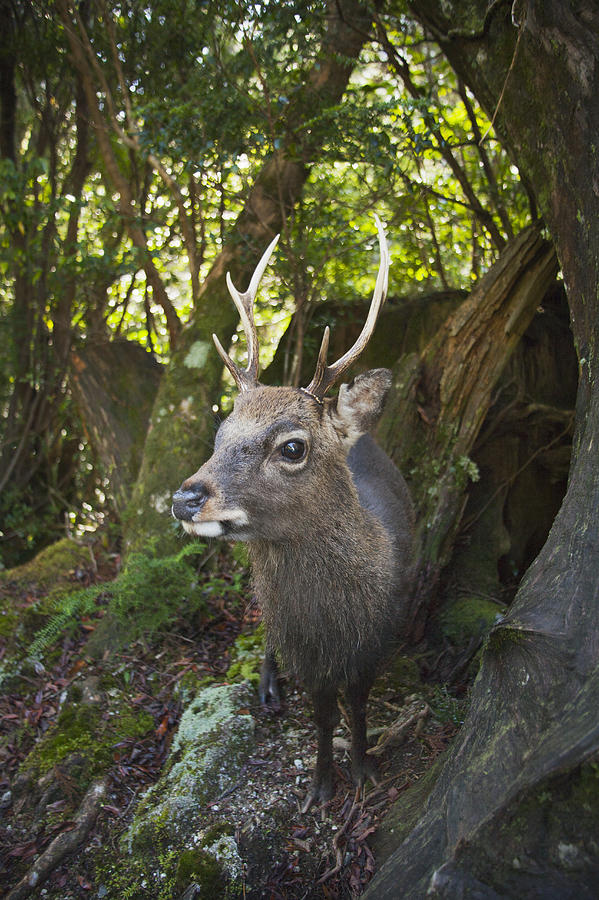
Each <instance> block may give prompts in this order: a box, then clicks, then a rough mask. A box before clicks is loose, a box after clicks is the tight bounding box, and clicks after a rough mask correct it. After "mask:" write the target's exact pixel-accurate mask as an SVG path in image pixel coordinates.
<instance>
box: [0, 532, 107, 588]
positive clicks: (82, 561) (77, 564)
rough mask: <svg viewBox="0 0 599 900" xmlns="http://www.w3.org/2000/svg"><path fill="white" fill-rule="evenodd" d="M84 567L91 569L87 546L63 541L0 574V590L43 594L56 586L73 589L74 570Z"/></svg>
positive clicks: (76, 586)
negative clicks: (9, 589) (27, 590)
mask: <svg viewBox="0 0 599 900" xmlns="http://www.w3.org/2000/svg"><path fill="white" fill-rule="evenodd" d="M88 568H91V557H90V552H89V547H87V546H82V545H81V544H77V543H75V541H72V540H71V539H70V538H63V539H62V540H60V541H57V542H56V543H55V544H51V545H50V546H49V547H46V548H45V549H44V550H42V551H40V553H38V554H37V556H35V557H34V558H33V559H31V560H29V562H26V563H23V565H22V566H15V568H14V569H5V570H3V571H0V587H9V588H11V589H14V588H16V589H18V590H25V589H30V590H35V591H36V592H37V591H39V592H40V593H43V592H45V591H48V590H50V589H51V588H53V587H56V586H57V585H62V586H65V585H69V584H71V585H72V587H73V590H75V589H76V588H78V587H80V584H79V583H78V582H77V581H76V580H75V573H76V571H77V569H83V570H85V569H88Z"/></svg>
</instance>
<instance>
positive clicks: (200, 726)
mask: <svg viewBox="0 0 599 900" xmlns="http://www.w3.org/2000/svg"><path fill="white" fill-rule="evenodd" d="M252 702H253V695H252V692H251V691H250V689H249V688H248V687H247V685H239V684H234V685H231V684H225V685H223V684H220V685H218V684H215V685H211V686H209V687H207V688H204V689H203V690H202V691H201V692H200V693H199V694H198V696H197V697H196V698H195V700H193V702H192V703H191V704H190V705H189V706H188V707H187V708H186V709H185V710H184V712H183V715H182V716H181V720H180V722H179V728H178V731H177V734H176V735H175V739H174V740H173V744H172V747H171V754H170V757H169V761H168V763H167V766H166V767H165V770H164V773H163V775H162V777H161V779H160V781H159V782H158V783H157V784H155V785H152V787H150V788H149V789H148V790H147V791H146V793H145V795H144V797H143V799H142V801H141V802H140V804H139V806H138V809H137V812H136V815H135V819H134V821H133V823H132V825H131V827H130V829H129V832H128V833H127V835H125V837H124V839H123V846H124V848H125V849H127V850H128V851H129V852H130V853H134V854H138V853H141V854H142V855H147V854H154V853H155V852H156V847H167V846H171V845H172V844H173V843H179V844H180V843H185V842H186V841H188V840H190V839H191V836H192V835H193V834H194V832H195V828H196V823H197V808H198V806H202V805H205V804H206V803H208V802H210V801H211V800H213V799H214V798H215V797H217V796H218V795H219V794H221V793H222V792H223V791H226V790H228V789H229V788H231V787H232V786H234V784H235V782H236V780H237V779H238V778H239V777H240V772H241V769H242V766H243V765H244V763H245V761H246V759H247V757H248V755H249V754H250V753H251V752H252V748H253V745H254V720H253V719H252V717H251V716H250V715H248V712H247V707H248V706H249V704H250V703H252Z"/></svg>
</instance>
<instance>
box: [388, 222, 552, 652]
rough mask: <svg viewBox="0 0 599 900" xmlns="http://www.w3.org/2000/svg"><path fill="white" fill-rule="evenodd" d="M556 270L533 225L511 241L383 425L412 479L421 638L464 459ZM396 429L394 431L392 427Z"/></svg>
mask: <svg viewBox="0 0 599 900" xmlns="http://www.w3.org/2000/svg"><path fill="white" fill-rule="evenodd" d="M556 269H557V261H556V258H555V252H554V250H553V247H552V246H551V244H549V243H548V242H547V241H545V240H544V239H543V238H542V236H541V233H540V229H539V228H538V227H536V226H532V227H531V228H528V229H526V230H524V231H523V232H521V233H520V234H519V235H517V236H516V237H515V238H513V239H512V240H511V241H510V242H509V243H508V244H507V245H506V247H505V249H504V251H503V252H502V254H501V255H500V257H499V259H498V260H497V262H496V263H495V264H494V265H493V266H492V267H491V269H490V270H489V271H488V272H487V274H486V275H485V276H484V277H483V278H482V279H481V280H480V282H479V283H478V285H477V286H476V288H475V289H474V290H473V291H472V293H471V294H470V295H469V296H468V298H467V299H466V300H465V301H464V302H463V303H462V304H460V306H459V307H458V309H457V310H456V311H455V312H454V313H452V315H450V317H449V318H448V320H447V322H446V323H445V324H444V325H443V327H442V328H440V329H439V330H438V331H437V333H436V335H435V337H434V338H433V339H432V340H431V341H430V342H429V344H428V346H427V347H426V348H425V349H424V351H423V353H422V354H421V355H416V354H413V355H411V356H407V357H403V358H402V359H401V360H400V361H399V363H398V364H397V366H396V367H395V369H394V376H395V377H394V387H393V390H392V394H391V397H390V400H389V402H388V404H387V407H386V409H385V414H384V417H383V419H382V421H381V424H380V426H379V432H378V435H379V440H380V441H381V443H382V444H383V446H384V447H385V449H386V450H387V452H388V453H389V454H390V455H391V456H392V458H393V459H394V461H395V462H396V463H397V465H398V466H399V468H400V469H401V470H402V471H403V472H405V473H407V474H408V477H409V479H410V486H411V489H412V495H413V497H414V501H415V504H416V508H417V510H418V519H419V526H418V529H417V536H416V554H415V555H416V558H417V560H418V571H417V577H416V585H417V587H416V590H415V593H414V596H413V599H412V608H411V611H410V617H409V618H410V622H411V626H410V630H411V633H412V637H413V638H414V639H418V638H420V637H421V636H422V631H423V627H424V623H425V621H426V615H427V612H428V608H429V606H430V603H431V597H432V595H433V594H434V586H435V584H436V581H437V579H438V577H439V574H440V572H441V569H442V568H443V566H445V565H446V564H447V562H448V561H449V558H450V554H451V550H452V547H453V543H454V540H455V536H456V534H457V531H458V529H459V526H460V522H461V517H462V512H463V510H464V506H465V503H466V499H467V488H468V484H469V481H470V479H471V478H476V477H477V475H478V473H477V472H476V469H475V467H474V466H473V463H472V460H471V458H470V454H471V451H472V447H473V445H474V442H475V440H476V438H477V436H478V434H479V431H480V428H481V426H482V424H483V422H484V420H485V417H486V415H487V413H488V411H489V408H490V406H491V404H492V402H493V397H494V392H495V390H496V386H497V383H498V380H499V377H500V375H501V373H502V371H503V369H504V368H505V366H506V364H507V362H508V360H509V358H510V356H511V354H512V352H513V351H514V349H515V347H516V346H517V344H518V342H519V340H520V338H521V337H522V334H523V333H524V331H525V330H526V328H527V326H528V324H529V323H530V321H531V319H532V317H533V315H534V314H535V312H536V310H537V308H538V306H539V305H540V304H541V302H542V300H543V297H544V295H545V293H546V292H547V290H548V288H549V286H550V285H551V283H552V282H553V280H554V278H555V274H556ZM398 421H399V422H401V423H402V427H400V428H398V426H397V423H398Z"/></svg>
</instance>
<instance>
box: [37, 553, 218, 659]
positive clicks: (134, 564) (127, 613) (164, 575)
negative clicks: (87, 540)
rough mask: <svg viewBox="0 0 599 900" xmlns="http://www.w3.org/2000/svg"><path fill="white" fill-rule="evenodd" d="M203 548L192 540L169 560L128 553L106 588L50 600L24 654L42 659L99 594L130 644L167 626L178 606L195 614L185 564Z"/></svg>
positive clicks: (192, 578) (195, 587)
mask: <svg viewBox="0 0 599 900" xmlns="http://www.w3.org/2000/svg"><path fill="white" fill-rule="evenodd" d="M204 550H205V544H200V543H199V542H197V541H194V542H192V543H190V544H186V545H185V546H184V547H183V548H182V549H181V550H179V552H178V553H176V554H175V555H173V556H166V557H162V558H161V557H157V556H150V555H148V554H147V553H132V554H131V556H130V557H129V558H128V560H127V563H126V565H125V567H124V569H123V571H122V572H121V573H120V574H119V575H118V577H117V578H116V579H115V580H114V581H113V582H112V583H111V584H105V585H91V586H90V587H87V588H81V589H80V590H76V591H71V592H70V593H61V594H59V595H57V596H56V598H55V600H54V605H55V606H56V607H58V609H57V612H56V613H55V615H53V616H52V617H51V618H50V620H49V621H48V622H47V623H46V624H45V625H44V626H43V628H41V629H40V630H39V631H38V633H37V634H36V637H35V639H34V641H33V643H32V644H31V646H30V648H29V656H30V657H32V658H34V659H39V658H41V657H42V656H43V655H44V653H45V652H46V651H47V650H48V649H49V648H50V647H52V646H53V645H54V644H56V642H57V641H58V640H60V639H61V638H62V637H63V636H64V635H65V634H66V633H68V631H69V630H70V629H72V628H74V627H75V626H76V625H77V624H78V622H79V621H80V620H81V618H82V617H83V616H86V615H90V613H92V612H93V611H94V609H95V604H96V600H97V598H98V596H99V595H100V593H108V594H109V595H110V602H109V605H108V614H109V615H112V616H114V618H115V619H116V620H117V621H118V622H119V623H120V624H121V625H124V626H126V629H127V634H128V637H129V639H130V640H134V639H135V638H137V637H139V636H140V635H142V634H152V633H153V632H155V631H157V630H158V629H159V628H161V627H164V626H166V625H168V624H170V623H171V622H172V621H174V620H175V619H176V617H177V615H178V614H179V611H180V609H181V605H182V603H186V604H187V605H188V608H190V609H191V611H193V612H195V611H196V610H197V609H198V608H201V607H202V606H203V599H202V591H201V588H200V586H199V584H198V580H197V573H196V572H195V570H194V569H193V568H192V566H190V565H189V563H188V562H187V561H186V560H187V557H189V556H197V555H198V554H200V553H203V552H204Z"/></svg>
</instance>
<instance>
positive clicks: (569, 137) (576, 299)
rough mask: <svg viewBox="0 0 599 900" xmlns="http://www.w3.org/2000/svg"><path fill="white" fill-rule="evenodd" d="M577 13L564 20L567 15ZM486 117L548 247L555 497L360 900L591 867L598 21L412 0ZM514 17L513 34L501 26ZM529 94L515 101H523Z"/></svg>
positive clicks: (552, 882)
mask: <svg viewBox="0 0 599 900" xmlns="http://www.w3.org/2000/svg"><path fill="white" fill-rule="evenodd" d="M574 7H575V8H574ZM412 8H413V12H414V14H415V15H416V16H417V17H418V18H419V19H420V20H421V21H423V22H424V24H425V25H426V26H427V27H429V28H430V29H431V30H432V31H433V33H434V36H435V38H436V39H437V40H438V41H439V42H440V43H441V45H442V47H443V49H444V50H445V51H446V52H447V54H448V56H449V58H450V60H451V61H452V63H453V65H454V66H455V68H456V69H457V70H458V72H459V73H460V74H461V75H462V77H463V78H464V80H465V81H466V82H467V83H468V84H469V85H470V86H471V87H472V88H473V90H474V91H475V93H476V94H477V96H478V99H479V100H480V101H481V102H482V103H483V105H485V106H486V108H487V112H488V113H489V114H491V115H492V114H493V112H494V111H495V110H497V116H496V127H497V128H498V130H500V131H501V132H502V133H503V135H504V136H505V138H506V140H507V142H508V145H509V146H510V147H511V148H512V152H513V153H514V156H515V159H516V161H517V162H518V165H519V166H520V168H521V171H522V172H523V173H524V174H525V176H526V177H527V179H528V180H529V182H530V184H531V185H532V188H533V190H534V192H535V194H536V196H537V199H538V201H539V206H540V209H541V211H542V213H543V215H544V216H545V218H546V221H547V224H548V226H549V228H550V230H551V233H552V236H553V238H554V241H555V245H556V249H557V252H558V257H559V260H560V263H561V267H562V271H563V274H564V280H565V284H566V287H567V292H568V302H569V305H570V311H571V321H572V330H573V333H574V337H575V342H576V347H577V351H578V356H579V366H580V377H579V389H578V398H577V409H576V433H575V440H574V447H573V455H572V464H571V469H570V479H569V485H568V490H567V493H566V496H565V498H564V501H563V504H562V507H561V509H560V511H559V513H558V515H557V517H556V520H555V522H554V524H553V527H552V530H551V532H550V535H549V538H548V540H547V542H546V544H545V546H544V547H543V549H542V550H541V552H540V554H539V556H538V557H537V559H536V560H535V562H534V563H533V565H532V566H531V567H530V569H529V571H528V573H527V574H526V576H525V578H524V580H523V583H522V585H521V588H520V590H519V592H518V594H517V597H516V599H515V601H514V603H513V604H512V607H511V609H510V611H509V613H508V614H507V615H506V617H505V618H504V620H503V621H502V622H501V623H500V624H498V625H497V626H495V628H494V629H493V630H492V632H491V635H490V637H489V640H488V645H487V647H486V649H485V652H484V654H483V661H482V667H481V670H480V672H479V675H478V678H477V680H476V682H475V685H474V687H473V690H472V698H471V701H472V702H471V707H470V711H469V714H468V717H467V719H466V722H465V723H464V726H463V728H462V731H461V733H460V734H459V736H458V738H457V740H456V743H455V745H454V746H453V748H452V750H451V752H450V755H449V758H448V760H447V762H446V764H445V766H444V768H443V770H442V772H441V775H440V777H439V779H438V781H437V783H436V785H435V787H434V789H433V791H432V792H431V794H430V796H429V799H428V802H427V805H426V808H425V810H424V812H423V814H422V816H421V818H420V819H419V821H418V822H417V823H416V825H415V827H414V828H413V829H412V830H411V832H410V833H409V835H408V836H407V837H406V839H405V840H404V841H403V843H402V844H401V846H400V847H399V848H398V849H397V850H396V851H395V853H394V854H393V855H392V856H391V857H390V859H389V860H388V861H387V863H386V864H385V865H384V866H383V868H382V870H381V872H380V873H379V875H378V876H377V878H375V880H374V882H373V884H372V887H371V889H370V890H369V892H368V896H371V897H377V898H383V897H389V898H391V897H393V898H395V897H398V896H409V897H411V898H418V897H424V896H427V894H428V895H429V896H437V897H458V896H459V897H463V896H476V897H481V898H482V897H497V896H502V897H522V896H536V897H543V898H546V897H556V898H557V897H560V898H563V897H575V896H584V897H592V896H596V888H597V883H598V873H599V854H598V852H597V846H596V843H595V842H594V840H593V836H594V834H595V833H596V829H597V824H598V823H597V809H598V805H597V799H596V796H597V778H596V771H595V768H593V767H592V766H590V765H589V764H588V763H589V760H591V759H592V757H593V755H594V754H596V753H597V751H598V750H599V725H598V724H597V708H598V704H599V667H598V652H597V646H598V641H599V632H598V628H599V626H598V624H597V603H598V601H599V559H598V558H597V555H598V548H599V454H598V453H597V447H598V446H599V433H598V432H599V354H597V352H596V348H597V341H598V338H599V334H598V332H599V290H598V285H599V277H598V276H599V272H598V268H599V255H598V253H597V247H598V246H599V240H598V234H597V230H598V225H597V223H598V222H599V189H598V187H597V186H598V185H599V161H598V159H597V153H596V135H597V133H598V128H599V67H598V66H597V59H599V10H598V9H597V7H596V5H595V4H593V3H590V2H579V3H577V4H575V5H574V4H564V3H561V2H558V0H543V2H540V0H529V2H528V3H526V4H520V5H518V4H515V5H514V6H513V7H512V5H511V4H503V3H496V4H491V5H490V6H489V5H488V4H487V3H486V2H485V0H480V2H479V0H473V2H470V3H468V4H457V3H447V2H445V0H443V2H437V0H419V2H414V3H413V4H412ZM512 11H513V15H514V18H515V20H516V21H517V24H518V28H517V29H516V28H514V25H513V24H512V18H511V16H512ZM524 86H526V89H524Z"/></svg>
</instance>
